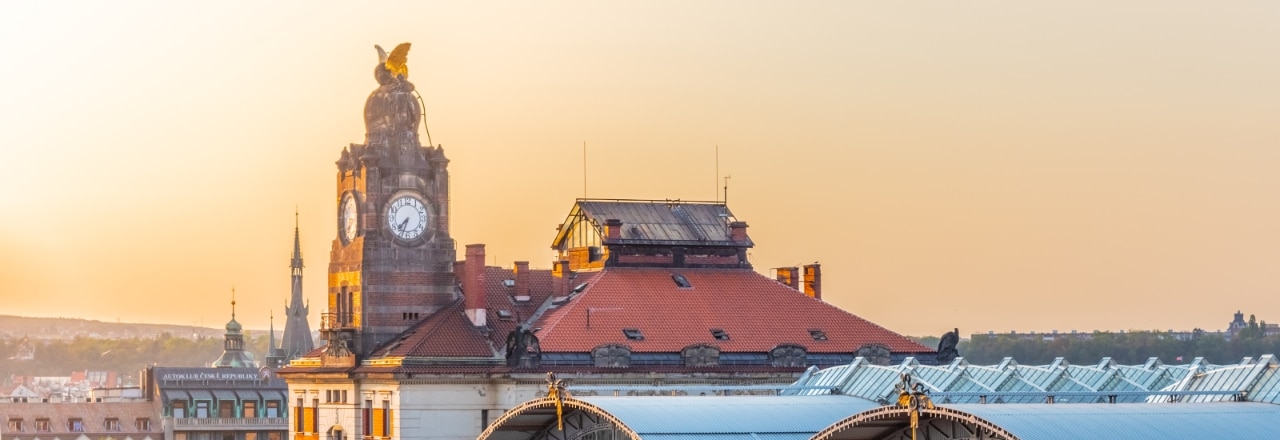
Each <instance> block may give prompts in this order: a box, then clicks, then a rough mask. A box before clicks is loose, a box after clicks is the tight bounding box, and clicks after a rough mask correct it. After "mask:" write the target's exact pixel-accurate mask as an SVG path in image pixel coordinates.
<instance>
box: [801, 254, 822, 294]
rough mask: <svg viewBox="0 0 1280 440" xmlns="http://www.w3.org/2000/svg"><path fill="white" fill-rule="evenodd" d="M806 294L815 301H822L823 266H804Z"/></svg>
mask: <svg viewBox="0 0 1280 440" xmlns="http://www.w3.org/2000/svg"><path fill="white" fill-rule="evenodd" d="M804 294H805V295H807V296H809V297H810V298H813V299H818V300H820V299H822V265H820V264H818V263H813V264H806V265H804Z"/></svg>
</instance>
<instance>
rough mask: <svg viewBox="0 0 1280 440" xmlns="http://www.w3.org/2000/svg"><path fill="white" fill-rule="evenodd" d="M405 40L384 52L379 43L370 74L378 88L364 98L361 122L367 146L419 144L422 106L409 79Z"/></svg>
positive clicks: (408, 145) (408, 146)
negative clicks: (375, 61)
mask: <svg viewBox="0 0 1280 440" xmlns="http://www.w3.org/2000/svg"><path fill="white" fill-rule="evenodd" d="M409 46H410V44H409V43H401V44H400V45H398V46H396V48H395V49H392V50H391V53H387V51H386V50H384V49H383V48H382V46H378V45H374V46H373V47H374V49H377V51H378V65H377V66H374V68H373V77H374V79H376V80H377V81H378V88H377V89H375V90H374V91H373V93H371V94H369V99H368V100H366V101H365V106H364V122H365V134H366V136H367V138H366V141H367V143H368V144H369V146H371V147H398V148H408V149H413V148H417V147H420V146H421V144H419V142H418V123H419V122H420V121H421V120H422V108H421V106H420V105H419V102H418V98H417V96H416V95H414V93H413V91H414V86H413V83H411V82H409V67H408V66H407V65H406V63H407V60H408V56H409Z"/></svg>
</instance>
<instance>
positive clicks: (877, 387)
mask: <svg viewBox="0 0 1280 440" xmlns="http://www.w3.org/2000/svg"><path fill="white" fill-rule="evenodd" d="M1278 370H1280V362H1277V360H1276V357H1275V355H1270V354H1269V355H1265V356H1262V357H1259V358H1258V359H1253V358H1244V359H1242V360H1241V361H1240V362H1239V363H1237V364H1230V365H1214V364H1210V363H1208V362H1206V361H1204V359H1202V358H1196V359H1193V360H1192V361H1191V362H1190V363H1188V364H1181V365H1170V364H1165V363H1163V362H1160V360H1158V359H1155V358H1151V359H1149V360H1148V361H1147V362H1145V363H1143V364H1140V365H1120V364H1117V363H1115V362H1114V361H1112V360H1111V358H1103V359H1102V360H1101V361H1099V362H1098V363H1096V364H1083V365H1072V364H1070V363H1068V362H1067V361H1066V359H1062V358H1058V359H1055V360H1054V361H1053V362H1051V363H1049V364H1047V365H1022V364H1019V363H1018V362H1017V361H1015V360H1013V359H1012V358H1005V359H1004V360H1003V361H1001V362H1000V363H999V364H996V365H970V364H969V363H968V362H967V361H965V360H964V359H963V358H959V359H956V360H955V361H953V362H952V363H950V364H947V365H936V366H935V365H922V364H920V363H919V362H918V361H916V360H915V359H914V358H907V359H906V360H904V361H903V362H902V363H900V364H897V365H884V366H882V365H872V364H871V363H869V362H867V361H866V360H865V359H863V358H857V359H854V361H853V363H851V364H849V365H841V366H837V367H831V368H826V369H821V370H819V369H816V368H810V370H809V371H807V372H806V373H805V374H804V375H803V376H802V377H801V378H800V380H798V381H797V382H796V383H795V384H793V386H796V387H802V388H800V389H797V390H795V391H785V390H784V392H783V394H797V395H822V394H844V395H850V396H857V397H861V398H865V399H868V400H873V401H879V402H884V401H892V400H894V399H895V398H896V394H897V391H896V389H895V388H894V386H895V385H897V384H898V383H899V382H900V381H901V379H900V377H901V375H903V374H907V375H910V376H911V378H912V380H913V381H915V382H918V383H921V384H923V385H924V386H925V388H927V389H928V390H929V392H930V393H931V394H933V395H934V400H935V401H938V402H945V403H1036V402H1048V401H1049V400H1050V399H1052V401H1053V403H1106V402H1109V401H1110V402H1116V403H1126V402H1144V401H1145V402H1218V401H1239V400H1245V401H1255V402H1267V403H1276V404H1280V371H1278Z"/></svg>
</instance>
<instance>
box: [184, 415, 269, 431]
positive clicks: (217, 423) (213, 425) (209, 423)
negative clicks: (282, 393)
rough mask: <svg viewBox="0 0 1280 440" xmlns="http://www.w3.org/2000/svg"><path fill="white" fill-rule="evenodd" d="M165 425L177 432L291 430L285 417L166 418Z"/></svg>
mask: <svg viewBox="0 0 1280 440" xmlns="http://www.w3.org/2000/svg"><path fill="white" fill-rule="evenodd" d="M164 423H165V424H167V425H169V426H172V427H173V429H174V430H176V431H225V430H235V429H246V430H279V431H286V430H288V429H289V419H287V418H284V417H208V418H177V419H175V418H173V417H165V418H164Z"/></svg>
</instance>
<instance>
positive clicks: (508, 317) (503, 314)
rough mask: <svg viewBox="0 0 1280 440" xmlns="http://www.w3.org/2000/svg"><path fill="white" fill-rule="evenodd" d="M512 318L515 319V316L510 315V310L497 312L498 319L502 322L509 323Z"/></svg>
mask: <svg viewBox="0 0 1280 440" xmlns="http://www.w3.org/2000/svg"><path fill="white" fill-rule="evenodd" d="M512 318H515V314H513V313H511V311H510V310H499V311H498V319H501V320H504V321H510V320H511V319H512Z"/></svg>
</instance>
